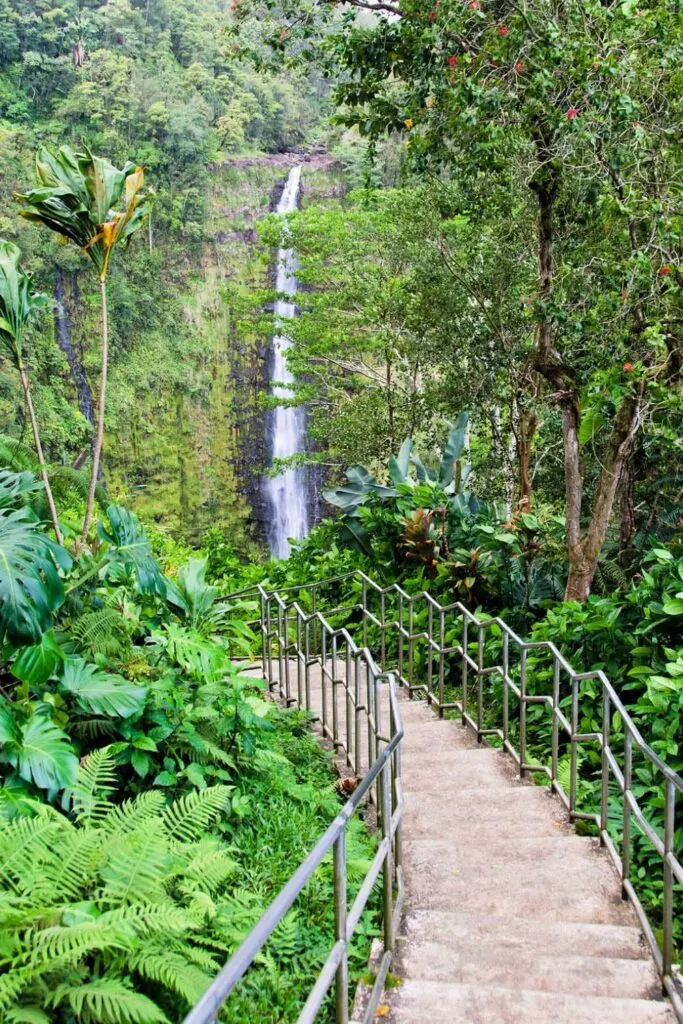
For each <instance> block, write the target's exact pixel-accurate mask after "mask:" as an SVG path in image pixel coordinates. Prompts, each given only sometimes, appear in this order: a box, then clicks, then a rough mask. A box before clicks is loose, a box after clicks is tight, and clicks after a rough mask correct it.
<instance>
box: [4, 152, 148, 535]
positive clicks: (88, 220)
mask: <svg viewBox="0 0 683 1024" xmlns="http://www.w3.org/2000/svg"><path fill="white" fill-rule="evenodd" d="M36 174H37V177H38V182H39V185H38V187H37V188H34V189H32V190H31V191H30V192H26V193H17V194H15V197H14V198H15V199H17V200H18V202H19V203H21V205H22V207H23V208H22V210H21V211H20V212H21V215H22V217H26V218H27V220H31V221H35V222H37V223H38V224H43V225H45V226H46V227H48V228H50V229H51V230H52V231H56V232H57V233H58V234H60V235H63V236H64V237H65V238H68V239H69V240H70V241H72V242H75V243H76V245H78V246H79V247H80V248H81V249H82V250H83V252H84V253H85V254H86V256H88V257H89V259H90V260H91V261H92V263H93V264H94V266H95V269H96V270H97V275H98V278H99V282H100V300H101V304H102V357H101V375H100V393H99V400H98V415H97V431H96V434H95V445H94V448H93V458H92V471H91V476H90V488H89V491H88V501H87V506H86V512H85V519H84V521H83V532H82V539H83V541H85V540H86V538H87V536H88V531H89V529H90V523H91V521H92V515H93V507H94V504H95V490H96V487H97V478H98V475H99V469H100V457H101V454H102V442H103V440H104V413H105V407H106V397H107V366H108V359H109V319H108V309H107V271H108V269H109V261H110V259H111V255H112V253H113V251H114V248H115V246H116V245H117V244H118V243H119V242H123V241H127V240H128V239H130V237H131V235H133V234H134V233H135V232H136V231H137V230H138V228H140V227H141V226H142V222H143V220H144V217H145V215H146V214H147V213H148V205H147V204H146V203H145V201H144V197H143V196H142V195H141V189H142V187H143V184H144V172H143V170H142V168H141V167H136V166H135V164H133V163H130V162H128V163H126V165H125V166H124V167H123V168H122V169H121V170H119V169H118V168H117V167H114V166H113V164H110V163H109V161H108V160H104V159H103V158H102V157H97V156H93V154H92V153H91V152H90V150H89V149H86V151H85V153H74V151H73V150H72V149H70V148H69V147H68V146H62V147H61V149H59V150H58V151H57V152H56V153H53V152H51V151H50V150H49V149H46V148H44V147H43V148H42V149H40V150H39V152H38V155H37V157H36ZM119 203H120V204H121V206H120V209H116V207H117V205H118V204H119Z"/></svg>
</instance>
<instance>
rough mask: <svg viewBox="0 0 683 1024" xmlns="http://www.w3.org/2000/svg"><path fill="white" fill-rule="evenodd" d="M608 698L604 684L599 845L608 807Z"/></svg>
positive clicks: (602, 840) (605, 826) (603, 832)
mask: <svg viewBox="0 0 683 1024" xmlns="http://www.w3.org/2000/svg"><path fill="white" fill-rule="evenodd" d="M610 718H611V711H610V699H609V692H608V690H607V687H606V686H603V688H602V771H601V775H600V845H601V846H604V845H605V832H606V831H607V817H608V808H609V748H610Z"/></svg>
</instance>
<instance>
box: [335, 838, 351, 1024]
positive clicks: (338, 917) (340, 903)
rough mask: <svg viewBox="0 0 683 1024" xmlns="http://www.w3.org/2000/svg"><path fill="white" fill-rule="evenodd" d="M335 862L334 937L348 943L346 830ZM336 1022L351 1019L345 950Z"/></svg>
mask: <svg viewBox="0 0 683 1024" xmlns="http://www.w3.org/2000/svg"><path fill="white" fill-rule="evenodd" d="M333 860H334V936H335V939H336V940H337V942H344V943H346V918H347V912H348V907H347V894H346V829H342V831H341V832H340V833H339V836H338V837H337V839H336V840H335V843H334V849H333ZM335 1009H336V1014H335V1022H336V1024H348V1019H349V956H348V950H347V949H346V948H345V949H344V953H343V955H342V959H341V963H340V964H339V967H338V968H337V973H336V978H335Z"/></svg>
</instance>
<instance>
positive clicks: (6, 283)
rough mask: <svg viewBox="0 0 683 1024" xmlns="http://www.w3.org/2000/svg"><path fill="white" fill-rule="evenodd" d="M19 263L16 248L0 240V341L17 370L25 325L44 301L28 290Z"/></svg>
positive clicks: (26, 281)
mask: <svg viewBox="0 0 683 1024" xmlns="http://www.w3.org/2000/svg"><path fill="white" fill-rule="evenodd" d="M20 261H21V251H20V250H19V249H18V248H17V246H16V245H13V244H12V242H6V241H5V240H4V239H1V238H0V342H2V344H3V347H4V350H5V353H6V355H8V356H9V358H10V359H11V360H12V362H13V363H14V365H15V366H16V367H17V369H19V367H20V366H21V364H22V361H23V360H22V348H23V338H24V331H25V330H26V326H27V324H28V322H29V321H30V320H31V318H32V317H33V316H34V315H35V313H36V312H37V310H39V309H42V308H43V307H44V306H45V304H46V301H47V300H46V298H45V296H44V295H41V294H39V293H37V292H32V291H31V287H30V278H29V276H28V274H25V273H24V272H23V270H22V269H21V266H20Z"/></svg>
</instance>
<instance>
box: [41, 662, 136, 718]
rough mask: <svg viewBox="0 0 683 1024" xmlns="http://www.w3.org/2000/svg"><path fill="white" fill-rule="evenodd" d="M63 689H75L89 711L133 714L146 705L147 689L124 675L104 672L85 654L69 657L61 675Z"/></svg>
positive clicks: (127, 715)
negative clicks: (83, 656)
mask: <svg viewBox="0 0 683 1024" xmlns="http://www.w3.org/2000/svg"><path fill="white" fill-rule="evenodd" d="M60 686H61V688H62V690H65V691H66V692H67V693H72V694H73V695H74V696H75V697H76V698H77V700H78V702H79V704H80V705H81V707H82V708H83V709H84V710H85V711H90V712H92V713H93V714H95V715H110V716H112V717H116V716H118V717H119V718H129V717H130V716H131V715H138V714H140V712H141V711H142V709H143V708H144V706H145V701H146V700H147V690H146V688H145V687H144V686H136V685H135V684H134V683H130V682H128V680H127V679H123V677H122V676H117V675H112V674H110V673H109V672H100V670H99V669H98V668H97V667H96V666H95V665H90V664H88V662H86V661H84V660H83V659H82V658H68V659H67V660H66V661H65V663H64V671H63V673H62V676H61V679H60Z"/></svg>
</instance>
